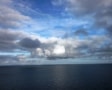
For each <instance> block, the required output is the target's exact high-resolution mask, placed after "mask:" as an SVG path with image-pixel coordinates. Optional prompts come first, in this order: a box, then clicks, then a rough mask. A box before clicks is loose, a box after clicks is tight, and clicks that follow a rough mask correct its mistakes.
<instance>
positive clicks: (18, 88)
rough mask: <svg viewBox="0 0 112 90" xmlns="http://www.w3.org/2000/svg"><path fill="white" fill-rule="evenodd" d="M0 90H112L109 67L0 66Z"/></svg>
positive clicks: (111, 75) (110, 65)
mask: <svg viewBox="0 0 112 90" xmlns="http://www.w3.org/2000/svg"><path fill="white" fill-rule="evenodd" d="M0 90H112V64H74V65H18V66H0Z"/></svg>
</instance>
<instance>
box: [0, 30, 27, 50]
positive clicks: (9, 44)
mask: <svg viewBox="0 0 112 90" xmlns="http://www.w3.org/2000/svg"><path fill="white" fill-rule="evenodd" d="M24 36H25V33H24V32H21V31H13V30H4V29H3V30H0V51H10V50H11V51H12V50H14V49H17V48H18V45H17V44H16V41H17V40H19V39H21V38H23V37H24Z"/></svg>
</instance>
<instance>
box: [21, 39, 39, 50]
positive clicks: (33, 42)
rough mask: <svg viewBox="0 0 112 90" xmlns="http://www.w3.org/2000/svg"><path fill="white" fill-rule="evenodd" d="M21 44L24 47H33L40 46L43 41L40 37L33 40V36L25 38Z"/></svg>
mask: <svg viewBox="0 0 112 90" xmlns="http://www.w3.org/2000/svg"><path fill="white" fill-rule="evenodd" d="M19 44H20V45H21V46H22V47H24V48H29V49H33V48H38V47H40V45H41V42H40V41H39V40H38V39H36V40H32V39H31V38H24V39H22V40H21V41H20V42H19Z"/></svg>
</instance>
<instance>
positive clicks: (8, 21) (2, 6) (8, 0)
mask: <svg viewBox="0 0 112 90" xmlns="http://www.w3.org/2000/svg"><path fill="white" fill-rule="evenodd" d="M13 3H14V1H13V0H4V1H3V0H0V27H2V28H17V27H18V28H19V27H21V26H23V24H25V23H27V22H28V21H30V20H31V18H30V17H28V16H25V15H23V14H22V13H20V12H19V11H17V10H15V9H14V7H12V6H11V5H13Z"/></svg>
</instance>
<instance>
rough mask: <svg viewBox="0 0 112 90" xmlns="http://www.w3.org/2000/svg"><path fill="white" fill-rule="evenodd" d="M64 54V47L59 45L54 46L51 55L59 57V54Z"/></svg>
mask: <svg viewBox="0 0 112 90" xmlns="http://www.w3.org/2000/svg"><path fill="white" fill-rule="evenodd" d="M64 53H65V47H64V46H61V45H56V46H55V48H54V50H53V54H56V55H59V54H64Z"/></svg>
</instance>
